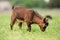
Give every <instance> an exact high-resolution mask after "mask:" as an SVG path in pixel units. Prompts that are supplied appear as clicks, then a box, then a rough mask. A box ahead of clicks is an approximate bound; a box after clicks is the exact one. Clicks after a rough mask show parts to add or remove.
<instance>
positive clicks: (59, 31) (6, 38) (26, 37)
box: [0, 9, 60, 40]
mask: <svg viewBox="0 0 60 40" xmlns="http://www.w3.org/2000/svg"><path fill="white" fill-rule="evenodd" d="M35 10H36V11H38V13H40V14H41V15H42V16H46V15H51V16H52V17H53V19H52V20H49V26H48V27H47V29H46V31H45V32H42V31H41V30H40V29H39V26H38V25H37V24H33V25H31V26H32V31H31V32H28V31H26V29H27V26H26V23H23V27H22V30H20V29H19V27H18V23H16V24H15V25H14V28H13V30H12V31H11V30H10V26H9V24H10V16H11V12H0V40H60V10H59V9H41V10H40V9H35Z"/></svg>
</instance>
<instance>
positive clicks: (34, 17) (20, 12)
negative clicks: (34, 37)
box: [10, 6, 47, 32]
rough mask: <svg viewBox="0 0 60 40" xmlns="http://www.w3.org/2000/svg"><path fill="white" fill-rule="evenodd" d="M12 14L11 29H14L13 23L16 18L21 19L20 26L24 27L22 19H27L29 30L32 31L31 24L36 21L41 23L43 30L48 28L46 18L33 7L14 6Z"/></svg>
mask: <svg viewBox="0 0 60 40" xmlns="http://www.w3.org/2000/svg"><path fill="white" fill-rule="evenodd" d="M12 12H13V13H12V16H11V23H10V27H11V30H12V29H13V25H14V23H15V21H16V20H18V21H19V20H20V21H21V22H19V27H20V28H21V27H22V21H25V22H26V24H27V27H28V29H27V30H28V31H29V32H30V31H31V24H33V23H36V24H38V25H39V27H40V28H41V30H42V31H45V29H46V26H47V25H46V21H45V20H46V18H47V17H46V18H43V17H42V16H41V15H39V14H38V13H37V12H35V11H34V10H32V9H29V8H26V7H23V6H16V7H14V6H13V7H12ZM44 21H45V22H44Z"/></svg>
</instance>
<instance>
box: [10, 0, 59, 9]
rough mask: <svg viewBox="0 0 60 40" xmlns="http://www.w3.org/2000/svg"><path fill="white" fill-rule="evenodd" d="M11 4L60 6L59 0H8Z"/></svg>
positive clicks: (45, 6)
mask: <svg viewBox="0 0 60 40" xmlns="http://www.w3.org/2000/svg"><path fill="white" fill-rule="evenodd" d="M10 2H11V3H12V4H13V5H25V6H27V7H39V8H60V0H10Z"/></svg>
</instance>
